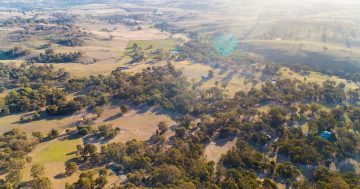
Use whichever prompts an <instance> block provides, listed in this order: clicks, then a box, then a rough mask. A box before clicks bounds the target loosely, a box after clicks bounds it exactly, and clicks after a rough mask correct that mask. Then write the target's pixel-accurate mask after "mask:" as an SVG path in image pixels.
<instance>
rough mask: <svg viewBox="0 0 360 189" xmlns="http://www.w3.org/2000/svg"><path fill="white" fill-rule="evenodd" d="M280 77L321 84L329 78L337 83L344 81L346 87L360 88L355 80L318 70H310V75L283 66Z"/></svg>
mask: <svg viewBox="0 0 360 189" xmlns="http://www.w3.org/2000/svg"><path fill="white" fill-rule="evenodd" d="M280 74H281V75H280V79H299V80H301V81H306V82H314V83H318V84H321V83H323V82H325V81H327V80H330V81H335V82H336V83H338V84H339V83H344V84H345V85H346V89H356V88H359V86H358V85H357V84H356V83H354V82H350V81H347V80H345V79H341V78H339V77H336V76H328V75H324V74H321V73H318V72H310V74H309V75H307V76H302V75H300V74H298V73H296V72H293V71H291V70H290V69H289V68H286V67H282V68H281V69H280Z"/></svg>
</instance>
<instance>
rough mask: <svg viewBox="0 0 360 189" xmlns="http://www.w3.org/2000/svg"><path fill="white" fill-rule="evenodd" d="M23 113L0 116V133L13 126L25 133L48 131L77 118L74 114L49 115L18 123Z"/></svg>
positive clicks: (61, 126)
mask: <svg viewBox="0 0 360 189" xmlns="http://www.w3.org/2000/svg"><path fill="white" fill-rule="evenodd" d="M22 115H23V114H15V115H9V116H5V117H0V133H4V132H6V131H9V130H11V129H13V128H19V129H21V130H22V131H24V132H26V133H29V134H30V133H32V132H34V131H39V132H43V133H48V132H49V131H50V130H51V129H64V128H66V127H68V126H70V125H71V123H73V122H74V121H75V120H77V119H78V118H77V117H76V115H74V116H62V117H61V116H51V117H50V116H49V117H46V118H45V119H42V120H38V121H32V122H28V123H19V120H20V117H21V116H22Z"/></svg>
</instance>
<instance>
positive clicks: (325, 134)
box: [320, 131, 332, 140]
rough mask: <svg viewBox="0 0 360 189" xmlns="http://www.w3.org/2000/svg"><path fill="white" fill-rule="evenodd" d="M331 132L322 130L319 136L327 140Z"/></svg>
mask: <svg viewBox="0 0 360 189" xmlns="http://www.w3.org/2000/svg"><path fill="white" fill-rule="evenodd" d="M331 135H332V133H331V132H329V131H323V132H321V133H320V137H321V138H323V139H325V140H329V139H330V137H331Z"/></svg>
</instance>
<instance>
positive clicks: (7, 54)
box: [0, 47, 30, 59]
mask: <svg viewBox="0 0 360 189" xmlns="http://www.w3.org/2000/svg"><path fill="white" fill-rule="evenodd" d="M29 54H30V50H28V49H23V48H22V47H14V48H12V49H10V50H8V51H4V52H0V59H15V58H19V57H22V56H26V55H29Z"/></svg>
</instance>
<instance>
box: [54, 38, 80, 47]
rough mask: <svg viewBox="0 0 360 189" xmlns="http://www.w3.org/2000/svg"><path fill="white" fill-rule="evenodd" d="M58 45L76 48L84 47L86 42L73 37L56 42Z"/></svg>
mask: <svg viewBox="0 0 360 189" xmlns="http://www.w3.org/2000/svg"><path fill="white" fill-rule="evenodd" d="M56 43H57V44H59V45H63V46H68V47H76V46H82V45H83V44H84V41H83V40H81V39H80V38H79V37H71V38H65V39H59V40H56Z"/></svg>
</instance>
